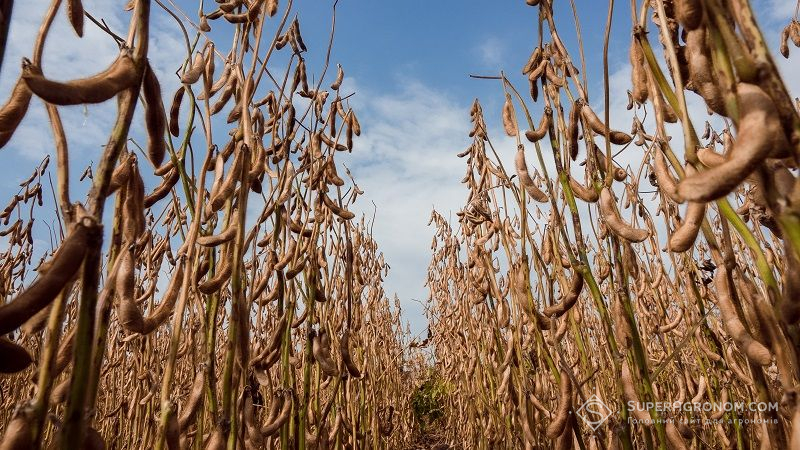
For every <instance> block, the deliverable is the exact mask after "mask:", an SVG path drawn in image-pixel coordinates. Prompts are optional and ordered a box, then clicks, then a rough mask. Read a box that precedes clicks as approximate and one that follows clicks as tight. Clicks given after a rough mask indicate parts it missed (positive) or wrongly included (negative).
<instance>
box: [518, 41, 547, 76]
mask: <svg viewBox="0 0 800 450" xmlns="http://www.w3.org/2000/svg"><path fill="white" fill-rule="evenodd" d="M541 60H542V47H536V48H534V49H533V52H532V53H531V56H530V57H529V58H528V62H527V63H525V66H524V67H523V68H522V74H523V75H527V74H529V73H531V71H533V69H534V68H535V67H536V66H538V65H539V62H541Z"/></svg>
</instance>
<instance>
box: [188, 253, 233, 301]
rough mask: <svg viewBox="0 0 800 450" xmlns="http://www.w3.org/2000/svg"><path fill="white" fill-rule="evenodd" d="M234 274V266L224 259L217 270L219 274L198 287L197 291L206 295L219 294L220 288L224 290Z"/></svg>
mask: <svg viewBox="0 0 800 450" xmlns="http://www.w3.org/2000/svg"><path fill="white" fill-rule="evenodd" d="M232 272H233V264H231V262H230V261H229V260H228V259H227V258H225V257H223V258H222V259H221V263H220V265H219V267H218V268H217V272H216V273H215V274H214V277H213V278H211V279H210V280H206V281H204V282H203V283H201V284H200V285H198V286H197V290H198V291H200V292H201V293H203V294H206V295H211V294H213V293H214V292H217V291H218V290H219V289H220V288H222V286H223V285H224V284H225V282H226V281H228V279H229V278H230V277H231V273H232Z"/></svg>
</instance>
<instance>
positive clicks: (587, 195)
mask: <svg viewBox="0 0 800 450" xmlns="http://www.w3.org/2000/svg"><path fill="white" fill-rule="evenodd" d="M569 187H570V189H572V193H573V194H574V195H575V197H578V198H579V199H581V200H583V201H585V202H587V203H595V202H596V201H597V199H598V198H599V195H598V194H597V191H596V190H595V189H594V188H593V187H592V186H584V185H583V184H581V183H579V182H578V180H576V179H575V178H574V177H573V176H572V175H570V176H569Z"/></svg>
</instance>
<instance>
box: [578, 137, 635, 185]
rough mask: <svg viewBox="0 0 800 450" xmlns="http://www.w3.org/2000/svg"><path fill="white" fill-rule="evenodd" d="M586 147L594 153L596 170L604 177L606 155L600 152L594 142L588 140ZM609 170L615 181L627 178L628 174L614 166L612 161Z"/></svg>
mask: <svg viewBox="0 0 800 450" xmlns="http://www.w3.org/2000/svg"><path fill="white" fill-rule="evenodd" d="M587 147H590V148H591V149H592V151H593V153H594V156H595V159H597V168H598V169H599V170H600V173H601V174H602V175H603V176H605V174H606V168H607V167H608V161H606V153H605V152H604V151H602V150H600V148H599V147H597V145H595V143H594V142H592V141H591V140H589V142H588V144H587ZM611 170H612V171H613V177H614V179H615V180H617V181H625V179H626V178H628V172H626V171H625V169H623V168H622V167H620V166H618V165H616V164H615V163H614V161H612V162H611Z"/></svg>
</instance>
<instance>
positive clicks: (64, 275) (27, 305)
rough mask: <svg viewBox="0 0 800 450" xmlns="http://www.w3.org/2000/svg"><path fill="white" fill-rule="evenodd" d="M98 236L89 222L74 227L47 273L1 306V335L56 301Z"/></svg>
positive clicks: (86, 220)
mask: <svg viewBox="0 0 800 450" xmlns="http://www.w3.org/2000/svg"><path fill="white" fill-rule="evenodd" d="M99 233H100V229H99V227H98V226H97V225H96V224H95V223H94V221H93V220H91V219H89V218H85V219H83V220H82V221H81V222H78V223H77V224H75V225H74V226H73V229H72V231H71V232H70V233H69V234H68V235H67V237H66V238H65V239H64V241H63V242H62V243H61V246H60V247H59V248H58V250H57V251H56V253H55V255H53V258H52V260H51V261H50V263H49V264H50V269H49V270H48V271H47V272H46V273H44V274H42V275H41V276H39V277H38V278H36V280H34V281H33V283H31V285H30V286H28V288H26V289H25V290H24V291H22V292H21V293H19V294H18V295H17V296H16V297H15V298H14V299H13V300H11V301H9V302H8V303H6V304H4V305H2V306H0V334H5V333H9V332H11V331H13V330H15V329H17V328H18V327H19V326H20V325H22V324H23V323H25V322H26V321H27V320H28V319H30V318H31V317H32V316H33V315H34V314H36V313H37V312H39V311H40V310H41V309H43V308H44V307H46V306H47V305H49V304H50V302H52V301H53V300H54V299H55V298H56V296H57V295H58V294H59V293H60V292H61V289H63V288H64V286H66V284H67V283H68V282H69V281H70V280H71V279H72V277H73V276H74V275H75V273H77V271H78V269H79V268H80V267H81V263H82V262H83V258H84V256H85V255H86V250H87V248H88V247H89V246H90V245H96V240H97V238H98V234H99Z"/></svg>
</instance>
